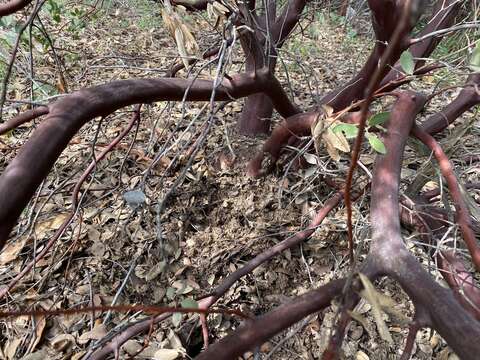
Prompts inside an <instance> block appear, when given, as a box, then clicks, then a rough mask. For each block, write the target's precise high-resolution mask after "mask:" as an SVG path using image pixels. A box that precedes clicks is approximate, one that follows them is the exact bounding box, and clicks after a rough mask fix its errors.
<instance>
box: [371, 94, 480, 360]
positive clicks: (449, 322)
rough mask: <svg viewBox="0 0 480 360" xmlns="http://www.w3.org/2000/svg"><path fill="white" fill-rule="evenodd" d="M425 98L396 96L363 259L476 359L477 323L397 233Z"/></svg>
mask: <svg viewBox="0 0 480 360" xmlns="http://www.w3.org/2000/svg"><path fill="white" fill-rule="evenodd" d="M423 101H424V99H423V100H421V97H419V96H418V95H416V94H414V93H412V92H403V93H401V94H399V98H398V100H397V103H396V105H395V106H394V109H393V110H392V112H391V116H390V121H389V124H388V134H387V136H386V137H385V139H384V143H385V147H386V149H387V153H386V155H379V156H378V159H377V161H376V164H375V171H374V176H373V181H372V200H371V223H372V245H371V249H370V254H369V257H368V259H367V262H370V266H373V267H374V268H376V269H380V270H382V271H383V272H384V274H385V275H389V276H391V277H393V278H394V279H396V280H397V281H398V282H399V283H400V285H401V286H402V288H403V289H404V290H405V291H406V292H407V294H408V295H409V296H410V298H411V299H412V301H413V303H414V305H415V307H416V308H417V311H418V310H420V311H422V312H423V313H425V314H426V315H428V324H429V325H430V326H431V327H433V328H434V329H436V330H437V331H438V332H439V333H440V335H441V336H442V337H443V338H444V339H445V340H446V341H447V343H448V344H449V346H450V347H451V348H452V349H453V350H454V351H455V352H456V353H457V355H459V356H460V357H461V358H462V359H472V360H473V359H476V357H477V355H476V354H478V353H479V352H480V343H479V342H478V341H471V340H470V339H475V338H478V337H479V336H480V323H479V322H477V321H476V320H475V319H474V318H473V317H472V315H470V314H469V313H468V312H467V311H466V310H465V309H464V308H463V307H462V306H461V305H460V304H459V303H458V302H457V301H456V300H455V298H454V296H453V294H452V291H451V290H449V289H445V288H443V287H441V286H440V285H439V284H437V283H436V282H435V281H433V279H432V278H431V277H430V275H429V274H428V273H427V272H426V271H425V270H424V269H423V267H422V266H421V265H420V263H419V262H418V261H417V260H416V259H415V257H414V256H413V255H411V254H410V252H409V251H408V250H407V249H406V247H405V245H404V243H403V239H402V236H401V233H400V220H399V205H398V191H399V183H400V170H401V164H402V157H403V150H404V147H405V143H406V140H407V138H408V135H409V133H410V130H411V127H412V125H413V122H414V119H415V115H416V114H417V112H418V111H419V109H418V107H419V106H420V108H421V106H423Z"/></svg>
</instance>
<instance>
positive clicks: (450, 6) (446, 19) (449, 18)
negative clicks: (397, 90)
mask: <svg viewBox="0 0 480 360" xmlns="http://www.w3.org/2000/svg"><path fill="white" fill-rule="evenodd" d="M465 2H466V1H465V0H437V3H436V5H435V8H434V10H433V14H432V16H431V18H430V19H429V20H428V22H427V25H426V26H425V27H424V28H423V29H422V31H421V32H420V33H419V34H418V36H423V35H425V34H429V33H431V32H433V31H436V30H440V29H445V28H448V27H449V26H451V25H452V24H453V22H454V20H455V17H456V16H457V14H458V12H459V10H460V9H461V7H462V5H463V4H464V3H465ZM441 40H442V38H441V37H435V36H433V37H429V38H427V39H425V40H423V41H420V42H418V43H416V44H414V45H413V46H411V47H410V52H411V53H412V55H413V57H414V58H422V59H424V58H428V57H429V56H430V55H431V53H432V52H433V50H435V48H436V47H437V45H438V43H439V42H440V41H441ZM422 59H421V60H417V61H416V62H415V69H417V70H418V69H419V68H421V67H422V66H423V65H424V64H425V60H422ZM402 76H403V71H402V66H401V65H400V64H396V65H395V67H394V68H393V69H392V70H391V71H390V72H389V73H388V74H387V76H385V78H384V79H383V80H382V83H381V85H380V86H384V85H386V84H388V83H390V82H394V81H396V80H398V79H399V78H401V77H402Z"/></svg>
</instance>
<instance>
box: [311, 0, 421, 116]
mask: <svg viewBox="0 0 480 360" xmlns="http://www.w3.org/2000/svg"><path fill="white" fill-rule="evenodd" d="M406 3H407V2H406V1H395V0H369V1H368V5H369V7H370V10H371V11H372V23H373V25H374V30H375V36H376V38H377V41H376V42H375V46H374V48H373V50H372V52H371V53H370V56H369V57H368V59H367V61H366V62H365V64H364V66H363V67H362V69H361V70H360V71H359V72H358V74H357V75H356V76H355V77H354V78H353V79H351V80H350V81H349V82H348V83H347V84H346V85H344V86H341V87H340V88H337V89H335V90H333V91H331V92H329V93H328V94H326V95H325V96H324V97H323V98H322V99H321V100H320V102H321V103H322V104H328V105H330V106H331V107H333V109H334V110H335V111H339V110H342V109H344V108H346V107H347V106H348V105H350V104H351V103H352V102H354V101H356V100H359V99H363V98H364V96H365V90H366V89H367V87H368V86H369V85H370V82H371V81H370V80H371V78H372V76H373V75H374V74H375V75H376V77H378V79H379V81H377V82H376V83H375V88H373V89H370V91H371V92H372V93H373V92H374V91H375V89H376V88H378V87H379V85H380V80H382V79H383V77H384V76H385V75H386V74H387V73H388V72H389V71H390V66H392V65H393V64H395V63H396V62H397V60H398V59H399V58H400V55H401V53H402V52H403V51H404V50H405V49H406V48H407V47H408V43H409V41H410V40H409V39H410V37H409V34H410V30H411V29H412V26H413V25H414V24H415V21H410V19H409V21H408V23H406V24H401V23H399V18H400V17H402V18H404V16H403V13H404V11H403V9H404V6H405V4H406ZM397 25H400V27H399V28H398V31H397V33H395V30H396V27H397ZM394 35H395V36H396V37H398V39H397V40H396V43H397V46H395V47H394V48H392V49H391V50H392V51H390V53H389V56H388V58H385V60H386V62H385V66H384V67H383V68H382V69H380V71H379V72H378V71H377V70H378V64H379V62H380V60H381V59H382V58H384V53H385V51H386V50H387V44H390V43H391V42H392V41H393V36H394ZM377 72H378V74H376V73H377Z"/></svg>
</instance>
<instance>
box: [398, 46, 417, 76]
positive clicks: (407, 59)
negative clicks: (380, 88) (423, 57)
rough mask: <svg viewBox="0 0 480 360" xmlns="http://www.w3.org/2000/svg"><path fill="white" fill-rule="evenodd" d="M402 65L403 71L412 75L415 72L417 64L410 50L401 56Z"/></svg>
mask: <svg viewBox="0 0 480 360" xmlns="http://www.w3.org/2000/svg"><path fill="white" fill-rule="evenodd" d="M400 65H401V66H402V69H403V71H405V72H406V73H407V74H409V75H412V74H413V71H414V70H415V62H414V61H413V55H412V53H411V52H410V51H409V50H405V51H404V52H403V53H402V55H401V56H400Z"/></svg>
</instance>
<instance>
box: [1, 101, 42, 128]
mask: <svg viewBox="0 0 480 360" xmlns="http://www.w3.org/2000/svg"><path fill="white" fill-rule="evenodd" d="M48 112H49V110H48V107H46V106H40V107H37V108H35V109H33V110H29V111H25V112H24V113H21V114H19V115H17V116H15V117H13V118H11V119H10V120H8V121H5V122H4V123H1V124H0V135H3V134H5V133H6V132H8V131H10V130H13V129H15V128H17V127H18V126H20V125H22V124H25V123H26V122H29V121H32V120H34V119H36V118H38V117H40V116H42V115H46V114H48Z"/></svg>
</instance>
